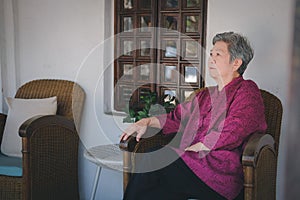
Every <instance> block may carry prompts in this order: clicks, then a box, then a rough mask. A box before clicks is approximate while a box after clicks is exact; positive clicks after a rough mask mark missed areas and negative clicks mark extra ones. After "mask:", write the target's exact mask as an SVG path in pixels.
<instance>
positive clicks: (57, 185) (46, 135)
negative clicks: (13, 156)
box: [19, 115, 79, 199]
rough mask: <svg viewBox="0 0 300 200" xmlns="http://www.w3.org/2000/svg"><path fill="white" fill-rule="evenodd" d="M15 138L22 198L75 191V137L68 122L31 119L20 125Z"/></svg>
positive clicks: (61, 118)
mask: <svg viewBox="0 0 300 200" xmlns="http://www.w3.org/2000/svg"><path fill="white" fill-rule="evenodd" d="M19 135H20V136H21V138H22V163H23V164H22V166H23V168H22V169H23V179H24V180H26V185H24V187H25V189H24V191H25V192H26V194H24V196H25V197H27V198H28V199H29V197H30V196H31V194H32V195H33V194H35V195H37V196H38V195H41V196H42V195H44V196H45V195H46V196H47V195H50V194H48V192H49V193H52V192H53V193H54V194H56V193H59V192H61V191H64V192H65V191H68V192H72V191H73V192H74V191H77V190H78V176H77V174H78V142H79V136H78V133H77V131H76V128H75V124H74V122H73V121H72V120H69V119H67V118H66V117H64V116H59V115H43V116H34V117H32V118H30V119H28V120H26V121H25V122H24V123H23V124H22V125H21V126H20V128H19ZM50 174H51V178H50V179H49V175H50ZM33 180H34V181H33ZM33 182H34V185H33ZM45 182H47V184H46V185H45V184H42V183H45ZM44 187H47V188H44ZM41 191H45V192H47V193H46V194H41V193H40V192H41ZM68 192H66V193H61V195H62V196H63V195H64V194H67V193H68ZM30 193H31V194H30ZM74 194H75V193H74ZM75 195H76V194H75ZM74 199H75V197H74ZM76 199H78V198H76Z"/></svg>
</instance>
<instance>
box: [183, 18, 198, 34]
mask: <svg viewBox="0 0 300 200" xmlns="http://www.w3.org/2000/svg"><path fill="white" fill-rule="evenodd" d="M198 22H199V16H197V15H191V16H186V20H185V32H198V24H199V23H198Z"/></svg>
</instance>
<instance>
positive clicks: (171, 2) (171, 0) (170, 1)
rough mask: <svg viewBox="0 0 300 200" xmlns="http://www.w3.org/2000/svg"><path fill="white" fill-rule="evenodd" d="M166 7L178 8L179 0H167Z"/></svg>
mask: <svg viewBox="0 0 300 200" xmlns="http://www.w3.org/2000/svg"><path fill="white" fill-rule="evenodd" d="M165 2H166V3H165V8H176V7H178V0H166V1H165Z"/></svg>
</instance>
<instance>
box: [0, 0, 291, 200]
mask: <svg viewBox="0 0 300 200" xmlns="http://www.w3.org/2000/svg"><path fill="white" fill-rule="evenodd" d="M2 1H11V2H14V4H13V5H14V8H13V14H14V15H13V22H14V23H13V24H14V25H7V26H13V27H5V28H6V30H11V28H14V33H13V34H15V38H14V39H13V42H15V51H14V52H15V65H16V67H15V69H16V71H15V74H16V75H15V77H16V79H17V80H16V81H15V82H16V84H17V86H19V85H20V84H23V83H24V82H27V81H29V80H32V79H36V78H63V79H69V80H76V81H78V82H79V84H80V85H82V86H83V88H84V90H85V91H86V94H87V98H86V103H85V109H84V113H83V119H82V124H81V129H80V136H81V142H82V146H81V151H83V150H84V149H85V148H86V147H91V146H95V145H98V144H104V143H116V142H118V135H119V134H120V133H121V129H120V128H119V125H120V124H122V123H121V118H120V117H115V118H113V117H111V116H110V115H105V114H104V108H103V105H104V103H103V96H105V95H109V94H107V93H104V92H103V88H102V87H103V83H104V75H103V74H104V72H105V70H106V68H107V67H109V65H108V64H109V63H110V55H111V54H110V53H109V52H111V51H112V49H109V46H105V45H104V43H103V42H104V41H105V39H107V38H109V37H110V36H111V35H112V33H113V6H112V3H113V1H111V0H84V1H82V0H56V1H53V0H26V1H23V0H2ZM292 8H293V0H286V1H281V0H264V1H260V0H253V1H246V0H227V1H222V0H209V6H208V11H209V12H208V26H207V28H208V33H207V46H208V50H209V49H210V48H211V39H212V37H213V35H214V34H215V33H218V32H222V31H228V30H233V31H237V32H241V33H243V34H245V35H246V36H248V38H249V40H250V41H251V42H252V44H253V47H254V49H255V57H254V60H253V61H252V63H251V64H250V66H249V69H248V70H247V71H246V74H245V77H246V78H251V79H253V80H255V81H256V82H257V83H258V85H259V86H260V87H261V88H264V89H266V90H269V91H271V92H273V93H275V94H276V95H278V97H279V98H280V99H281V100H282V102H283V105H284V108H285V107H286V104H287V102H286V101H287V99H286V96H287V95H286V91H287V90H286V88H287V86H288V74H289V66H290V57H289V55H290V53H291V23H292V20H291V18H292V13H293V10H292ZM0 34H1V32H0ZM0 36H1V35H0ZM0 44H1V45H3V43H1V40H0ZM11 48H14V47H10V46H8V47H6V50H7V51H8V50H9V49H11ZM104 53H106V54H105V56H103V55H104ZM2 67H5V70H8V71H9V69H10V68H9V66H2ZM106 78H107V77H106ZM1 80H2V82H4V83H3V85H5V84H7V83H6V82H5V81H9V80H10V79H9V77H7V79H3V77H1ZM105 81H107V80H106V79H105ZM108 81H109V80H108ZM207 83H208V84H212V82H211V81H210V80H209V78H208V77H207ZM110 84H111V82H110ZM4 89H5V90H8V89H7V88H4ZM9 90H10V92H11V90H12V89H9ZM285 124H286V121H285V118H284V121H283V128H284V127H285ZM282 136H283V137H282V138H284V131H283V134H282ZM282 144H284V143H282ZM282 149H284V147H283V146H281V147H280V156H281V155H282ZM81 153H82V152H81ZM282 162H283V158H282V157H280V167H279V176H278V180H279V181H278V190H277V191H278V199H283V198H282V197H283V196H282V189H281V188H283V187H282V185H281V184H282V183H283V180H282V179H283V176H282V174H281V172H282V170H283V169H282ZM94 173H95V166H94V165H93V164H91V163H90V162H88V161H86V160H85V159H84V158H83V156H82V154H81V155H80V192H81V197H82V199H88V198H89V195H90V191H91V188H92V183H93V178H94ZM102 175H103V176H101V180H100V185H99V188H98V192H97V199H121V196H122V174H121V173H120V172H113V171H110V170H104V171H103V174H102Z"/></svg>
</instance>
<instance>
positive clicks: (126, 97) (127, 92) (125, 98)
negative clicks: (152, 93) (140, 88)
mask: <svg viewBox="0 0 300 200" xmlns="http://www.w3.org/2000/svg"><path fill="white" fill-rule="evenodd" d="M120 89H121V91H120V96H119V99H120V102H122V103H125V104H126V103H129V102H130V98H131V95H132V92H133V91H132V89H131V88H128V87H121V88H120Z"/></svg>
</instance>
